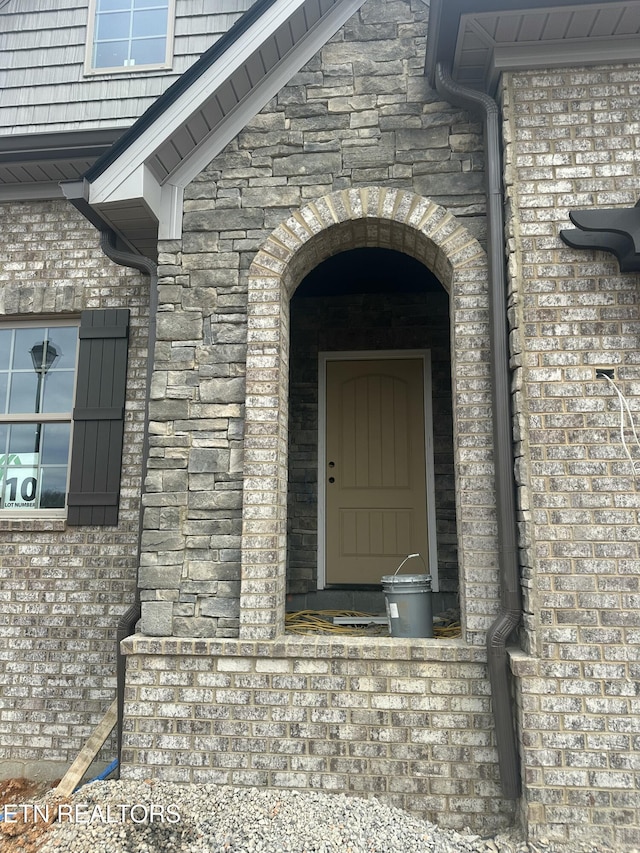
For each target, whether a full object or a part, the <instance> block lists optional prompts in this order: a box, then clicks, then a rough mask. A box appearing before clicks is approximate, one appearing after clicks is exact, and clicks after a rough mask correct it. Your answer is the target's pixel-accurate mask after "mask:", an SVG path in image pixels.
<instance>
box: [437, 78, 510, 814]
mask: <svg viewBox="0 0 640 853" xmlns="http://www.w3.org/2000/svg"><path fill="white" fill-rule="evenodd" d="M434 76H435V86H436V90H437V92H438V93H439V94H440V95H442V96H443V97H445V98H446V100H448V101H449V102H451V103H453V104H456V105H457V106H462V107H464V108H466V109H470V110H473V111H475V112H478V111H480V112H481V113H482V116H483V119H484V129H485V146H486V154H487V173H486V175H487V231H488V233H487V255H488V262H489V314H490V337H491V383H492V388H493V399H492V404H493V448H494V464H495V476H496V509H497V515H498V546H499V554H498V560H499V572H500V610H499V613H498V616H497V618H496V620H495V621H494V623H493V624H492V625H491V627H490V628H489V630H488V632H487V658H488V665H489V679H490V683H491V697H492V704H493V716H494V720H495V730H496V743H497V747H498V765H499V768H500V779H501V781H502V793H503V795H504V796H505V797H506V798H507V799H511V800H515V799H517V798H518V797H519V796H520V792H521V782H520V762H519V756H518V746H517V739H516V728H515V711H514V707H513V699H512V696H511V687H510V678H509V659H508V656H507V649H506V644H507V640H508V639H509V637H510V636H511V634H512V633H513V631H514V630H515V629H516V628H517V627H518V625H519V624H520V619H521V617H522V600H521V590H520V568H519V562H518V538H517V521H516V500H515V481H514V473H513V471H514V465H513V441H512V427H511V393H510V391H511V389H510V384H511V383H510V375H509V345H508V340H509V338H508V334H509V332H508V328H507V287H506V281H507V272H506V260H505V254H504V198H503V189H502V158H501V145H500V124H499V110H498V105H497V103H496V102H495V101H494V99H493V98H491V97H490V96H489V95H487V94H486V93H485V92H480V91H477V90H475V89H468V88H465V87H463V86H460V85H459V84H458V83H456V82H455V81H454V80H453V79H452V77H451V74H450V71H449V69H448V68H447V67H445V66H444V65H443V64H442V63H441V62H438V63H437V64H436V66H435V75H434Z"/></svg>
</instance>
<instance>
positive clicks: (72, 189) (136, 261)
mask: <svg viewBox="0 0 640 853" xmlns="http://www.w3.org/2000/svg"><path fill="white" fill-rule="evenodd" d="M62 190H63V192H64V195H65V197H66V198H67V199H68V200H69V201H70V202H71V204H73V206H74V207H75V208H76V209H77V210H78V211H80V213H81V214H82V215H83V216H84V217H85V218H86V219H88V220H89V222H91V223H92V224H93V225H95V227H96V228H97V229H98V230H99V231H100V247H101V249H102V251H103V252H104V254H105V255H106V256H107V257H108V258H109V259H110V260H111V261H113V262H114V263H116V264H119V265H120V266H124V267H132V268H133V269H137V270H140V272H142V273H144V274H145V275H148V276H149V333H148V344H147V371H146V390H145V407H144V424H143V432H142V436H143V437H142V467H141V472H142V488H141V497H142V495H143V494H144V478H145V472H146V470H147V461H148V459H149V400H150V397H151V378H152V375H153V360H154V351H155V344H156V325H157V323H156V316H157V312H158V267H157V264H156V263H155V262H154V261H153V260H152V259H151V258H147V257H145V256H144V255H139V254H136V253H135V252H128V251H124V250H122V249H118V248H117V247H116V236H115V233H114V232H113V230H112V229H111V228H109V227H108V225H107V224H106V223H105V222H104V221H103V220H102V219H101V218H100V217H99V215H98V214H97V213H96V211H95V210H94V209H93V208H92V207H91V206H90V205H89V203H88V201H87V200H86V199H87V190H88V187H87V184H86V182H85V181H74V182H69V183H65V184H62ZM141 543H142V505H141V507H140V521H139V524H138V544H137V555H138V565H140V552H141ZM140 613H141V608H140V588H139V586H138V579H137V578H136V588H135V595H134V600H133V602H132V604H131V605H130V606H129V607H128V608H127V610H126V611H125V612H124V613H123V615H122V616H121V617H120V619H119V620H118V624H117V626H116V698H117V700H118V722H117V748H118V768H120V766H121V761H120V759H121V753H122V724H123V718H124V688H125V675H126V657H125V656H124V655H123V654H122V651H121V650H120V644H121V643H122V641H123V640H125V639H126V638H127V637H130V636H131V634H133V633H134V631H135V626H136V622H137V621H138V619H140Z"/></svg>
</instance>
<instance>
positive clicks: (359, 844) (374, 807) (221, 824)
mask: <svg viewBox="0 0 640 853" xmlns="http://www.w3.org/2000/svg"><path fill="white" fill-rule="evenodd" d="M44 804H45V805H46V806H49V807H50V808H53V800H52V799H51V797H50V796H49V797H48V798H47V799H45V801H44ZM62 808H63V813H62V818H61V822H58V823H56V824H55V825H54V826H52V827H51V829H50V830H49V831H48V832H47V833H46V842H45V844H44V846H42V847H40V848H39V853H609V851H610V848H608V847H606V846H605V847H603V846H598V845H593V844H577V845H574V846H573V847H570V848H565V847H560V846H554V845H553V844H551V843H550V842H548V841H547V840H546V839H540V840H538V841H536V842H534V843H530V844H529V845H527V844H526V843H524V842H521V841H518V840H517V839H516V838H515V837H513V836H508V835H504V836H496V837H495V838H491V839H488V838H480V837H479V836H478V835H471V834H461V833H458V832H455V831H453V830H448V829H442V828H440V827H438V826H435V825H434V824H432V823H429V822H427V821H423V820H420V819H418V818H417V817H414V816H413V815H410V814H407V813H406V812H403V811H401V810H399V809H395V808H391V807H389V806H385V805H383V804H381V803H380V802H378V801H377V800H375V799H360V798H355V797H345V796H344V795H336V794H327V793H323V792H313V791H283V790H274V789H263V788H261V789H257V788H231V787H224V786H216V785H175V784H170V783H164V782H133V781H121V782H95V783H92V784H90V785H86V786H85V787H83V788H82V789H81V790H80V791H78V792H77V793H76V794H75V796H74V797H73V799H72V800H71V801H67V802H65V803H63V804H62ZM26 817H27V821H28V820H29V819H33V816H29V815H27V816H26ZM42 840H44V837H43V839H42Z"/></svg>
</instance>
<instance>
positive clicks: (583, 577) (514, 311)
mask: <svg viewBox="0 0 640 853" xmlns="http://www.w3.org/2000/svg"><path fill="white" fill-rule="evenodd" d="M639 91H640V66H638V65H635V66H633V65H632V66H625V67H615V66H613V67H606V68H601V67H595V68H588V69H583V68H574V69H570V70H569V69H557V70H554V71H550V72H547V73H544V72H530V73H520V74H510V75H506V76H505V83H504V88H503V101H504V118H505V143H506V178H507V186H508V196H509V210H510V212H511V216H510V219H509V223H508V225H509V231H510V242H509V247H510V257H509V264H510V279H511V282H512V291H511V294H510V303H511V307H510V317H511V321H512V327H513V332H512V341H513V349H512V357H513V363H514V370H515V373H514V376H515V389H516V392H515V397H514V399H515V403H516V431H517V436H518V440H519V444H518V447H519V457H520V462H519V466H518V475H519V493H520V498H519V499H520V507H521V516H522V562H523V566H524V569H523V571H524V590H525V610H526V613H525V624H524V634H523V641H524V647H525V649H526V652H527V653H526V654H517V655H514V656H513V668H514V672H515V673H516V675H517V677H518V678H517V688H518V696H519V706H520V709H519V723H520V730H521V733H522V761H523V774H524V780H525V786H526V794H525V798H524V800H523V805H522V808H523V814H524V819H525V821H526V822H527V823H528V826H529V831H530V833H531V835H533V836H540V835H546V836H549V837H553V838H558V839H566V838H567V837H570V838H579V837H585V838H588V839H589V840H590V841H591V840H602V841H604V842H608V843H609V844H611V845H612V847H613V848H614V849H615V850H616V851H622V850H625V849H629V847H630V846H633V847H637V845H638V843H639V842H640V790H639V787H640V757H639V755H640V754H639V753H638V746H639V744H640V700H639V699H638V676H639V675H640V610H639V605H640V560H639V554H638V541H639V540H640V535H639V530H640V528H639V527H638V510H639V508H640V498H639V497H638V492H637V488H638V479H637V477H636V476H634V471H633V468H632V465H631V463H630V462H629V461H628V460H627V458H626V457H625V454H624V451H623V449H622V446H621V442H620V414H619V403H618V399H617V397H616V395H615V393H614V391H613V389H612V388H611V387H610V386H609V385H608V383H607V382H606V380H604V379H596V376H595V371H596V368H597V367H611V368H614V369H615V381H616V384H617V386H618V387H619V388H620V390H621V391H622V392H623V393H624V394H625V396H626V397H627V399H628V401H629V405H630V407H631V410H632V412H634V416H636V413H637V410H638V407H639V394H640V353H639V346H638V343H639V337H638V329H639V325H638V321H639V320H640V293H639V285H640V279H639V277H638V276H637V275H633V274H625V275H623V274H621V273H620V270H619V268H618V264H617V262H616V260H615V258H614V257H613V256H612V255H609V254H604V253H599V252H588V251H574V250H572V249H570V248H569V247H568V246H566V245H565V244H564V243H562V242H561V240H560V237H559V231H560V229H562V228H570V227H572V226H571V223H570V221H569V211H571V210H573V209H582V208H597V207H615V206H622V207H631V206H633V205H634V204H635V203H636V202H637V199H638V187H639V186H640V149H639V145H640V143H639V135H638V132H639V130H640V125H639V124H638V110H637V99H638V92H639ZM627 437H628V438H629V439H630V446H631V451H632V453H633V454H634V458H636V459H637V458H639V454H638V448H637V447H635V446H634V444H633V439H632V436H631V433H630V431H629V429H628V423H627Z"/></svg>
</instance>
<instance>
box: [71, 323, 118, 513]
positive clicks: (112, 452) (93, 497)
mask: <svg viewBox="0 0 640 853" xmlns="http://www.w3.org/2000/svg"><path fill="white" fill-rule="evenodd" d="M128 331H129V309H128V308H109V309H107V310H102V311H83V312H82V315H81V319H80V342H79V346H80V351H79V353H78V378H77V383H76V405H75V409H74V410H73V443H72V448H71V474H70V478H69V494H68V496H67V506H68V512H67V523H68V524H73V525H86V524H99V525H107V524H117V523H118V500H119V495H120V468H121V466H122V437H123V432H124V404H125V389H126V381H127V350H128Z"/></svg>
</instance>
